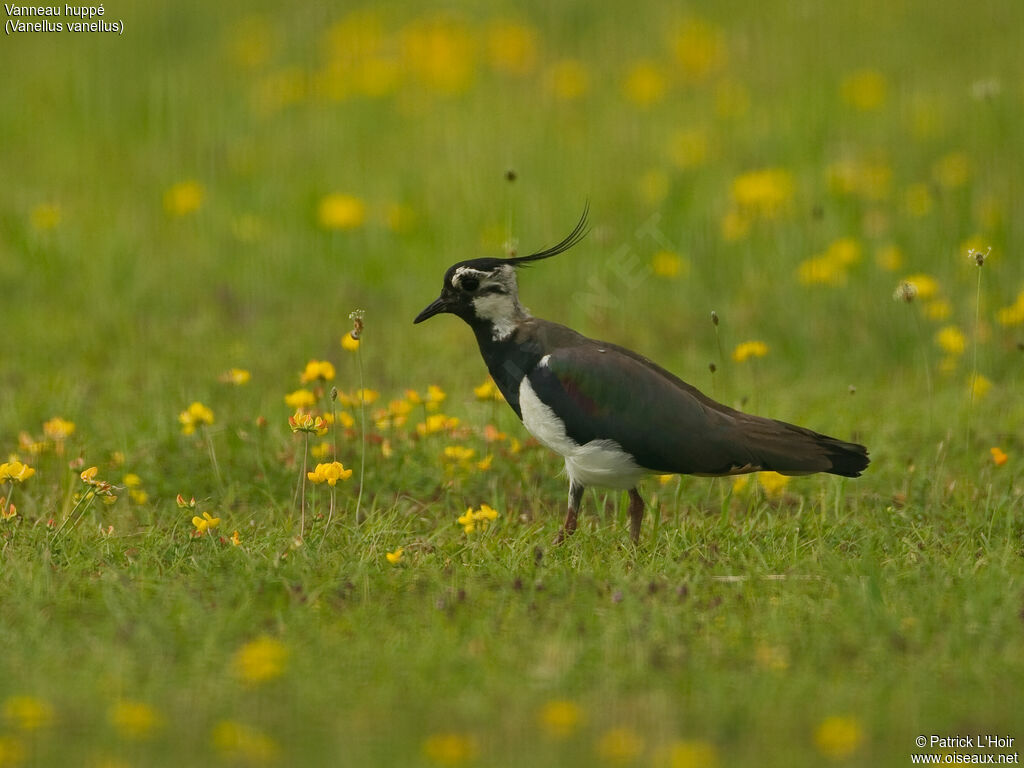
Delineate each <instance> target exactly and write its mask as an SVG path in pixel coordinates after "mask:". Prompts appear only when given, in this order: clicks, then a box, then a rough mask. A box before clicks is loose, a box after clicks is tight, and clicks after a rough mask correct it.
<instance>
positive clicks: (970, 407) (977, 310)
mask: <svg viewBox="0 0 1024 768" xmlns="http://www.w3.org/2000/svg"><path fill="white" fill-rule="evenodd" d="M980 324H981V267H980V266H979V267H978V288H977V292H976V293H975V296H974V343H973V346H974V352H973V358H974V359H973V360H972V362H971V381H970V389H971V397H970V400H969V401H968V403H967V443H966V445H965V448H966V449H967V451H968V452H969V451H970V450H971V416H972V414H973V413H974V386H975V383H976V382H977V379H978V333H979V330H980V329H979V327H978V326H979V325H980Z"/></svg>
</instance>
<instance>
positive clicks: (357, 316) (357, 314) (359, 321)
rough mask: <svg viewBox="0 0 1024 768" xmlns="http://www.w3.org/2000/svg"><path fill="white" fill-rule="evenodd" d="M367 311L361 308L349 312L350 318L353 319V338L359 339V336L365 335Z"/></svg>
mask: <svg viewBox="0 0 1024 768" xmlns="http://www.w3.org/2000/svg"><path fill="white" fill-rule="evenodd" d="M365 315H366V313H365V312H364V311H363V310H361V309H356V310H353V311H352V312H349V314H348V319H349V320H351V321H352V331H351V335H352V338H353V339H355V340H356V341H359V337H360V336H362V335H363V317H364V316H365Z"/></svg>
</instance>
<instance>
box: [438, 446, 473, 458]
mask: <svg viewBox="0 0 1024 768" xmlns="http://www.w3.org/2000/svg"><path fill="white" fill-rule="evenodd" d="M475 454H476V451H474V450H473V449H472V448H467V447H465V446H464V445H448V446H445V449H444V458H445V459H446V460H447V461H469V460H470V459H471V458H473V456H474V455H475Z"/></svg>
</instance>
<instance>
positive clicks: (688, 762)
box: [658, 739, 718, 768]
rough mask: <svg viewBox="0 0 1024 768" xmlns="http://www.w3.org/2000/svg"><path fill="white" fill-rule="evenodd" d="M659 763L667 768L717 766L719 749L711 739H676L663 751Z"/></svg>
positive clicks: (710, 767)
mask: <svg viewBox="0 0 1024 768" xmlns="http://www.w3.org/2000/svg"><path fill="white" fill-rule="evenodd" d="M660 754H661V760H660V761H659V762H658V765H664V766H666V768H716V767H717V766H718V750H717V749H715V745H714V744H712V743H711V742H709V741H702V740H700V739H692V740H687V741H675V742H673V743H672V744H670V745H669V746H668V747H666V748H665V749H664V750H662V751H661V753H660Z"/></svg>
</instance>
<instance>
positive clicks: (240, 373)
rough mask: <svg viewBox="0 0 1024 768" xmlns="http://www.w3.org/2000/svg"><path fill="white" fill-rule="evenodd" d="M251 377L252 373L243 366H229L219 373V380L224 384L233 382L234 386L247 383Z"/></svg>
mask: <svg viewBox="0 0 1024 768" xmlns="http://www.w3.org/2000/svg"><path fill="white" fill-rule="evenodd" d="M251 379H252V374H251V373H249V371H247V370H245V369H244V368H229V369H228V370H226V371H224V373H222V374H221V375H220V380H221V381H223V382H224V383H225V384H234V385H235V386H241V385H243V384H248V383H249V381H250V380H251Z"/></svg>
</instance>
